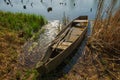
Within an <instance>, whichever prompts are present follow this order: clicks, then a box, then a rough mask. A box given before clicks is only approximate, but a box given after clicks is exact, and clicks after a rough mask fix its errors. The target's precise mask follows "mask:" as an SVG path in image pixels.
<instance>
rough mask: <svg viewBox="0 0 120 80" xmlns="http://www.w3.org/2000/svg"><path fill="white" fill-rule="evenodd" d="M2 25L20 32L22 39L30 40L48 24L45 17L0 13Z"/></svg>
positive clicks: (0, 23)
mask: <svg viewBox="0 0 120 80" xmlns="http://www.w3.org/2000/svg"><path fill="white" fill-rule="evenodd" d="M0 16H1V17H0V25H1V26H3V27H5V28H9V29H12V30H15V31H18V32H20V35H21V37H24V38H25V39H28V38H30V37H32V36H33V34H34V33H37V32H38V31H39V29H41V27H42V26H43V25H44V24H46V23H47V20H46V19H45V17H43V16H40V15H34V14H24V13H11V12H2V11H0Z"/></svg>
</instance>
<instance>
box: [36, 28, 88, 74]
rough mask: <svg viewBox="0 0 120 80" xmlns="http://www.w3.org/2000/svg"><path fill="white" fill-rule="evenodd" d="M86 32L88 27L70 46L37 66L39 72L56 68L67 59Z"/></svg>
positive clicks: (47, 71)
mask: <svg viewBox="0 0 120 80" xmlns="http://www.w3.org/2000/svg"><path fill="white" fill-rule="evenodd" d="M86 32H87V27H85V28H84V30H83V31H82V33H81V34H80V35H79V37H78V38H77V39H76V40H75V41H74V42H73V43H72V44H71V45H70V46H69V47H68V48H66V49H65V50H63V51H62V52H60V53H59V54H57V55H56V56H55V57H53V58H49V60H48V61H47V62H46V63H42V62H41V63H40V65H39V67H37V70H38V72H40V73H41V74H44V73H49V72H50V71H52V70H54V69H55V68H56V67H57V66H58V65H60V63H61V62H63V60H65V58H66V57H68V56H69V55H70V54H71V53H72V51H73V50H75V49H76V48H77V47H78V46H79V44H80V43H81V42H82V40H83V39H84V37H85V35H86ZM48 51H50V50H49V49H48Z"/></svg>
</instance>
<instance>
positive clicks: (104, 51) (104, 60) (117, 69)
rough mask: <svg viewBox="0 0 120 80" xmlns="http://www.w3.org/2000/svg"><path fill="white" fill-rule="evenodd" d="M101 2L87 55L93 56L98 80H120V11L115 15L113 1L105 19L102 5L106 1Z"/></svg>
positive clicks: (88, 44)
mask: <svg viewBox="0 0 120 80" xmlns="http://www.w3.org/2000/svg"><path fill="white" fill-rule="evenodd" d="M100 1H101V2H100V3H99V5H100V6H99V8H98V13H97V18H96V20H95V23H94V27H93V32H92V35H91V37H90V38H89V40H88V43H87V49H85V50H86V51H87V53H86V55H89V54H90V55H91V57H92V62H93V64H94V66H95V67H96V71H97V72H98V79H105V80H106V79H107V80H111V79H113V80H120V14H119V13H120V9H118V10H117V11H116V13H115V14H113V12H112V10H113V7H114V5H115V2H114V0H113V1H111V4H110V5H109V8H108V9H107V11H108V14H107V18H106V19H103V18H102V17H101V15H102V14H101V13H102V10H103V9H102V6H101V5H102V4H103V2H104V0H100ZM102 1H103V2H102ZM113 2H114V3H113Z"/></svg>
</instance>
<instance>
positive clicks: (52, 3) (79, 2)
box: [0, 0, 97, 20]
mask: <svg viewBox="0 0 120 80" xmlns="http://www.w3.org/2000/svg"><path fill="white" fill-rule="evenodd" d="M3 2H4V3H3ZM87 3H89V4H87ZM7 4H9V5H11V6H13V7H10V6H7ZM93 6H94V7H93ZM95 6H97V0H3V1H2V0H1V1H0V10H4V11H11V12H24V13H32V14H33V13H34V14H37V15H38V14H41V15H44V16H45V17H47V19H48V20H55V19H59V20H62V17H63V14H64V12H65V13H66V15H67V16H69V17H70V19H73V18H75V17H78V16H79V15H90V16H91V17H90V18H94V15H95V11H96V7H95ZM49 7H51V8H49ZM90 8H92V13H91V10H90ZM53 9H54V10H53Z"/></svg>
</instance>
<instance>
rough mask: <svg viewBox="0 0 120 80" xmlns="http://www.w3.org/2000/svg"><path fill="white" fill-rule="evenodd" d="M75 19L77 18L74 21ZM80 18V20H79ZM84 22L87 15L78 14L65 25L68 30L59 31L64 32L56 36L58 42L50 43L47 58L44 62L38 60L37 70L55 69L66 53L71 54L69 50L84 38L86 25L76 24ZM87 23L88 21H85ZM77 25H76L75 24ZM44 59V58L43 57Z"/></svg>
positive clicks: (46, 71) (48, 70)
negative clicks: (78, 15)
mask: <svg viewBox="0 0 120 80" xmlns="http://www.w3.org/2000/svg"><path fill="white" fill-rule="evenodd" d="M75 20H79V22H78V21H77V23H76V22H74V21H75ZM80 20H81V21H80ZM84 22H85V23H86V22H88V17H87V16H80V17H78V18H76V19H74V20H73V21H72V22H71V23H70V25H68V26H67V27H68V28H70V29H69V32H68V31H66V33H64V32H65V30H64V31H62V32H61V34H59V36H60V35H62V33H64V34H65V36H63V37H62V38H61V37H60V39H59V37H58V36H57V37H58V39H57V40H58V42H56V43H54V44H51V45H50V47H49V49H48V52H47V54H46V55H47V58H46V57H45V58H46V59H47V60H46V61H45V62H44V61H43V62H40V63H39V65H38V66H37V70H38V72H40V73H41V74H42V73H48V72H50V71H52V70H53V69H55V68H56V67H57V66H58V65H59V64H60V63H61V62H62V61H63V60H64V59H65V58H66V57H67V56H68V55H70V54H71V52H72V51H73V50H74V49H75V48H76V47H77V46H78V45H79V44H80V43H81V41H82V39H83V38H84V36H85V34H86V32H87V25H82V27H81V26H78V25H77V24H78V23H84ZM87 24H88V23H87ZM76 25H77V26H76ZM66 29H67V28H66ZM43 60H44V59H43Z"/></svg>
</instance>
